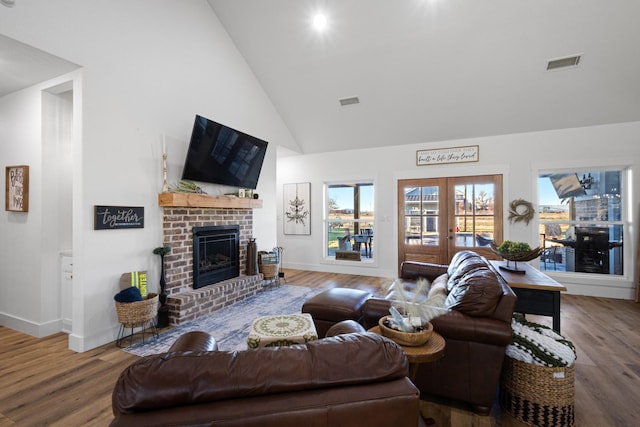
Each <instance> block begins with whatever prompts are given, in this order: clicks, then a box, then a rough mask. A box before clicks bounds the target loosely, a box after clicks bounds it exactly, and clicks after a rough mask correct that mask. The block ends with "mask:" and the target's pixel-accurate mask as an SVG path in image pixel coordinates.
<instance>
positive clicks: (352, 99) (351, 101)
mask: <svg viewBox="0 0 640 427" xmlns="http://www.w3.org/2000/svg"><path fill="white" fill-rule="evenodd" d="M353 104H360V99H359V98H358V97H357V96H352V97H350V98H342V99H341V100H340V105H341V106H343V107H346V106H347V105H353Z"/></svg>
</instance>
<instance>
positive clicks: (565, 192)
mask: <svg viewBox="0 0 640 427" xmlns="http://www.w3.org/2000/svg"><path fill="white" fill-rule="evenodd" d="M549 180H550V181H551V184H552V185H553V188H554V189H555V190H556V194H557V195H558V198H559V199H568V198H569V197H578V196H584V195H586V194H587V192H586V191H585V190H584V188H583V187H582V184H581V183H580V180H579V179H578V175H577V174H575V173H558V174H554V175H551V176H549Z"/></svg>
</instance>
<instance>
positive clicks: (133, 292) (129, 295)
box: [113, 286, 142, 302]
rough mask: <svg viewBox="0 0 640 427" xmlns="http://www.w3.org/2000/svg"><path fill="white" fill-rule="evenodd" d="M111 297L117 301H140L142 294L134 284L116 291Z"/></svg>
mask: <svg viewBox="0 0 640 427" xmlns="http://www.w3.org/2000/svg"><path fill="white" fill-rule="evenodd" d="M113 299H114V300H116V301H117V302H136V301H142V294H141V293H140V289H138V288H136V287H135V286H131V287H129V288H126V289H123V290H121V291H120V292H118V293H117V294H116V295H115V296H114V297H113Z"/></svg>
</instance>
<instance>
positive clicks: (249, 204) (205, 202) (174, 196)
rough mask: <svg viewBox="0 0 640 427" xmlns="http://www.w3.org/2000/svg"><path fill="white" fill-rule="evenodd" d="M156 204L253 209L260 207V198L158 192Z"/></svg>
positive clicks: (176, 206) (177, 206)
mask: <svg viewBox="0 0 640 427" xmlns="http://www.w3.org/2000/svg"><path fill="white" fill-rule="evenodd" d="M158 205H159V206H161V207H165V208H179V207H184V208H224V209H255V208H261V207H262V200H259V199H249V198H242V197H236V196H208V195H206V194H196V193H160V194H158Z"/></svg>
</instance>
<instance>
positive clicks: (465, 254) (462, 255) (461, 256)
mask: <svg viewBox="0 0 640 427" xmlns="http://www.w3.org/2000/svg"><path fill="white" fill-rule="evenodd" d="M479 256H480V255H478V254H477V253H475V252H473V251H458V252H456V253H455V254H453V257H451V262H450V263H449V266H448V267H447V274H448V275H449V276H451V275H452V274H453V272H454V270H455V269H456V268H458V264H460V263H461V262H462V261H464V260H465V259H468V258H476V257H479Z"/></svg>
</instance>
